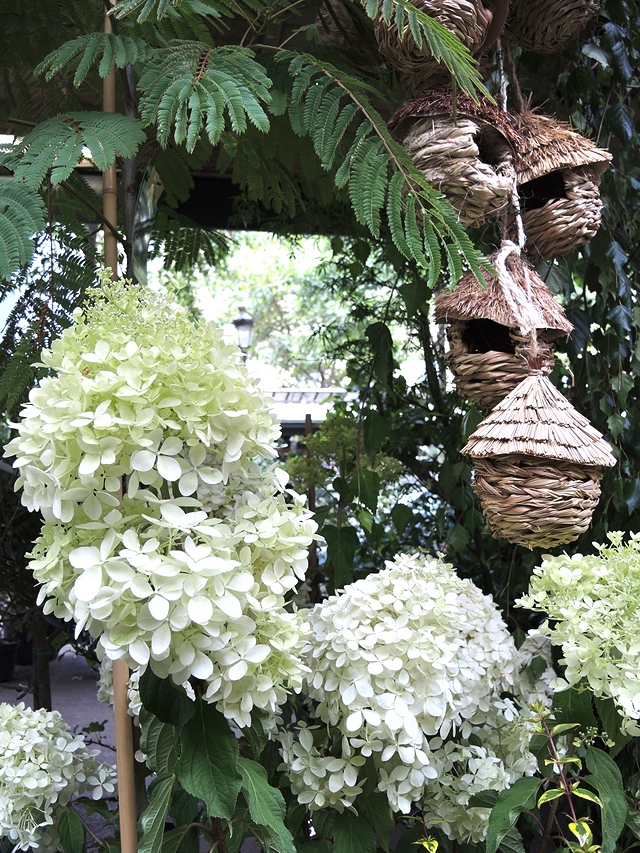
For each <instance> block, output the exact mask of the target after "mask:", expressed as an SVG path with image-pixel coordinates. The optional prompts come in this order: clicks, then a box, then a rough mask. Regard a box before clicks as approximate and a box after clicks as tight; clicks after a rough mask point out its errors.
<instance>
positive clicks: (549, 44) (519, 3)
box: [509, 0, 600, 53]
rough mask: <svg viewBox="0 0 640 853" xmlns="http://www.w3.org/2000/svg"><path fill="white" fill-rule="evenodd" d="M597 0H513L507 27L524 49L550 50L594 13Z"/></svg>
mask: <svg viewBox="0 0 640 853" xmlns="http://www.w3.org/2000/svg"><path fill="white" fill-rule="evenodd" d="M599 8H600V0H515V2H514V3H513V6H512V9H511V16H510V18H509V29H510V30H511V32H512V33H513V34H514V36H515V37H516V39H517V40H518V42H519V43H520V45H521V46H522V47H523V48H525V50H533V51H536V52H538V53H553V52H554V51H558V50H561V49H562V48H563V47H564V45H565V44H567V43H568V42H570V41H572V40H573V39H574V38H576V37H577V36H578V35H579V34H580V32H581V31H582V30H583V29H584V28H585V27H586V26H587V25H588V24H589V22H590V21H591V20H592V19H593V18H594V17H595V16H596V15H597V13H598V10H599Z"/></svg>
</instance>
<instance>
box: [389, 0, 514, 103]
mask: <svg viewBox="0 0 640 853" xmlns="http://www.w3.org/2000/svg"><path fill="white" fill-rule="evenodd" d="M410 2H411V4H412V5H413V6H415V7H416V8H417V9H419V10H420V11H421V12H424V13H425V14H426V15H429V17H430V18H434V19H435V20H436V21H438V23H440V24H442V26H443V27H446V28H447V29H448V30H449V31H450V32H451V33H453V35H455V36H456V37H457V38H458V39H460V41H461V42H462V43H463V44H464V45H465V47H468V48H469V52H470V53H471V55H472V56H475V55H476V54H478V53H480V51H481V50H486V49H487V48H489V47H490V46H491V45H492V44H493V43H494V42H495V41H496V39H497V38H498V37H499V35H500V33H501V32H502V30H503V28H504V25H505V22H506V19H507V12H508V9H509V2H508V0H410ZM375 33H376V40H377V42H378V49H379V50H380V53H381V54H382V56H383V57H384V59H385V61H386V63H387V65H388V66H389V67H390V68H392V69H393V70H394V71H395V72H396V73H397V75H398V77H399V79H400V82H401V83H402V86H403V88H404V90H405V93H406V94H407V95H408V96H409V97H410V98H413V97H415V96H417V95H419V94H422V93H423V92H425V91H427V90H429V89H433V88H434V87H436V86H442V85H443V84H444V83H447V82H449V81H450V79H451V75H450V73H449V72H448V71H447V68H446V66H445V65H443V64H442V63H441V62H440V61H439V60H437V59H435V58H434V57H433V55H432V54H431V51H430V50H429V46H428V44H427V43H426V42H425V40H424V39H423V41H422V44H421V45H420V46H419V47H418V45H417V44H416V42H415V40H414V38H413V35H412V34H411V30H410V29H409V27H408V26H407V27H405V29H404V31H403V32H399V31H398V27H397V26H396V25H395V23H391V24H387V23H386V22H385V21H384V19H383V17H382V15H378V17H377V18H376V19H375Z"/></svg>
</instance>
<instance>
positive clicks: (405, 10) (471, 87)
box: [361, 0, 493, 102]
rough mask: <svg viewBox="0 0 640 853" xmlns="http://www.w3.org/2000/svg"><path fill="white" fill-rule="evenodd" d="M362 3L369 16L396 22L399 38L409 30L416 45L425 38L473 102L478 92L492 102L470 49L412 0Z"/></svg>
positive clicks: (362, 0)
mask: <svg viewBox="0 0 640 853" xmlns="http://www.w3.org/2000/svg"><path fill="white" fill-rule="evenodd" d="M361 3H362V5H363V6H364V8H365V10H366V12H367V14H368V15H369V17H370V18H376V17H377V16H378V15H381V16H382V18H383V19H384V21H385V23H386V24H387V25H391V24H392V23H393V24H395V25H396V27H397V28H398V35H399V37H400V38H403V37H404V34H405V33H406V31H407V30H409V31H410V32H411V35H412V36H413V39H414V41H415V43H416V44H417V46H418V47H421V45H422V42H423V40H424V41H425V42H426V43H427V46H428V48H429V52H430V53H431V55H432V56H433V58H434V59H436V60H438V61H439V62H443V63H444V64H445V66H446V67H447V69H448V70H449V71H450V72H451V74H452V76H453V77H454V78H455V81H456V82H457V84H458V86H459V87H460V88H461V89H462V91H463V92H466V93H467V94H468V95H470V96H471V97H472V98H473V99H474V100H475V101H476V102H477V101H478V92H480V93H482V94H483V95H485V96H486V97H488V98H489V99H490V100H491V101H492V102H493V98H492V97H491V95H490V93H489V92H488V91H487V89H486V88H485V87H484V85H483V83H482V78H481V77H480V74H479V72H478V65H477V63H476V61H475V60H474V59H473V57H472V56H471V54H470V53H469V49H468V48H467V47H466V46H465V45H463V44H462V42H461V41H460V40H459V39H458V38H456V36H454V34H453V33H452V32H450V31H449V30H448V29H447V28H446V27H444V26H443V25H442V24H441V23H440V22H439V21H436V20H435V18H431V17H429V15H427V14H426V13H425V12H423V11H422V10H421V9H419V8H418V7H416V6H414V5H413V4H412V2H411V0H383V2H382V3H378V2H377V0H361Z"/></svg>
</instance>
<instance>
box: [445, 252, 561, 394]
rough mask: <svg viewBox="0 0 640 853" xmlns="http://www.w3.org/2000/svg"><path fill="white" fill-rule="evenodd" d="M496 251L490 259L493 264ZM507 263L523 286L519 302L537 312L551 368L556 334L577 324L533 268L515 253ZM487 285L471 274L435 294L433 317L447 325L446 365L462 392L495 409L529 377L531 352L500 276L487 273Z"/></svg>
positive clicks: (545, 361)
mask: <svg viewBox="0 0 640 853" xmlns="http://www.w3.org/2000/svg"><path fill="white" fill-rule="evenodd" d="M497 255H498V253H494V254H493V255H490V256H489V260H490V261H491V262H492V263H494V262H495V260H496V257H497ZM505 263H506V267H507V269H508V272H509V273H510V276H511V278H512V280H513V286H515V287H517V288H520V290H521V294H522V296H521V301H522V300H524V301H526V303H528V308H529V309H530V311H531V312H533V317H534V319H535V329H536V337H537V352H538V354H539V356H540V359H541V369H542V371H543V372H545V373H550V372H551V370H552V369H553V365H554V360H555V355H554V353H555V344H554V339H555V338H557V337H558V336H560V335H569V334H570V333H571V330H572V329H573V326H572V325H571V323H570V322H569V321H568V320H567V318H566V315H565V313H564V309H563V308H562V306H561V305H560V303H559V302H557V301H556V299H555V298H554V297H553V295H552V294H551V293H550V292H549V290H548V289H547V286H546V285H545V283H544V282H543V281H542V279H541V278H540V276H539V275H538V274H537V273H536V271H535V270H534V269H533V267H531V266H530V265H529V264H527V263H526V262H524V261H522V260H521V258H520V257H519V256H517V255H514V254H511V255H509V257H508V258H507V259H506V262H505ZM486 284H487V286H486V288H483V287H482V285H481V284H480V283H479V282H478V281H477V279H476V278H475V276H473V274H472V273H467V274H466V275H465V276H463V277H462V279H461V280H460V281H459V283H458V285H457V287H456V288H455V290H453V291H451V292H446V293H442V294H440V296H438V297H437V299H436V301H435V318H436V321H437V322H438V323H448V324H449V325H448V328H447V337H448V340H449V352H448V353H447V365H448V367H449V369H450V370H451V372H452V373H453V376H454V380H455V384H456V389H457V391H458V393H459V394H460V395H461V396H462V397H465V398H466V399H468V400H472V401H473V402H475V403H478V404H479V405H480V406H482V407H483V408H486V409H492V408H493V407H494V406H495V405H496V404H497V403H499V402H500V400H502V399H503V398H504V397H506V396H507V394H508V393H509V392H510V391H511V390H513V388H515V387H516V385H518V384H519V383H520V382H521V381H522V380H523V379H524V378H525V377H526V376H527V374H528V373H529V365H528V363H527V357H528V356H530V355H531V354H532V353H531V333H530V332H527V331H523V330H522V328H521V318H520V316H518V314H519V312H518V310H517V307H518V306H514V304H513V300H509V296H508V294H505V290H504V288H503V285H502V284H501V282H500V280H499V279H498V278H496V277H494V276H487V277H486ZM514 309H516V310H514Z"/></svg>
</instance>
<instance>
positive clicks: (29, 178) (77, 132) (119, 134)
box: [15, 111, 146, 189]
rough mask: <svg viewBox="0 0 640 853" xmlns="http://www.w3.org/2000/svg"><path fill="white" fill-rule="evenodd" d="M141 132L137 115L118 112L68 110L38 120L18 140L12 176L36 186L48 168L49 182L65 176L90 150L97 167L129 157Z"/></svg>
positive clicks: (136, 144)
mask: <svg viewBox="0 0 640 853" xmlns="http://www.w3.org/2000/svg"><path fill="white" fill-rule="evenodd" d="M145 138H146V137H145V134H144V131H143V130H142V127H141V126H140V122H139V121H138V120H137V119H134V118H130V117H128V116H123V115H120V114H118V113H93V112H88V111H87V112H70V113H66V114H65V115H61V116H57V117H56V118H51V119H48V120H47V121H43V122H41V123H40V124H39V125H37V126H36V127H35V128H34V129H33V130H32V131H30V132H29V133H28V134H27V135H26V136H25V137H24V139H23V140H22V142H21V143H20V146H19V150H20V152H21V154H22V156H21V157H20V162H19V163H18V165H17V166H16V169H15V176H16V178H18V179H20V180H23V181H24V182H25V183H26V184H28V185H29V186H30V187H33V188H34V189H37V188H39V187H40V186H41V185H42V182H43V181H44V179H45V177H46V175H47V172H49V170H51V181H52V183H53V184H57V183H60V181H64V180H66V179H67V178H68V177H69V175H70V174H71V172H72V171H73V169H74V168H75V166H76V165H77V164H78V162H79V160H80V159H81V157H82V149H83V147H85V146H86V147H87V148H88V149H89V150H90V152H91V157H92V158H93V161H94V163H95V164H96V167H97V168H98V169H100V171H104V170H105V169H108V168H109V166H110V165H111V164H112V163H113V162H114V160H115V158H116V156H121V157H133V156H134V155H135V153H136V151H137V150H138V146H139V145H140V144H141V143H142V142H143V141H144V140H145Z"/></svg>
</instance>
